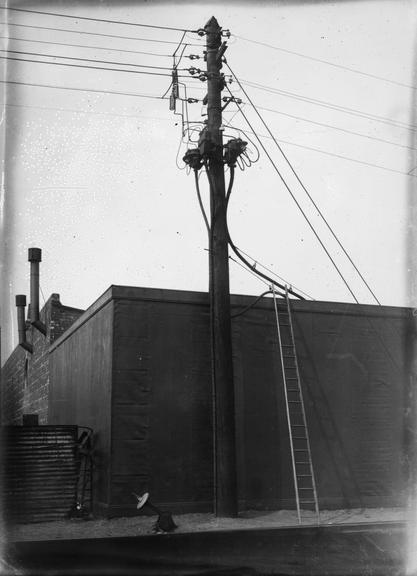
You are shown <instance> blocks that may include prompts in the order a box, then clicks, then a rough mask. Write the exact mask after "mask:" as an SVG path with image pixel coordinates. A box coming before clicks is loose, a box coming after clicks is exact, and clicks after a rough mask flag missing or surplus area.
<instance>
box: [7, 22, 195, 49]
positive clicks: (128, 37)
mask: <svg viewBox="0 0 417 576" xmlns="http://www.w3.org/2000/svg"><path fill="white" fill-rule="evenodd" d="M0 26H18V27H20V28H31V29H34V30H49V31H52V32H69V33H71V34H83V35H85V36H100V37H103V38H118V39H120V40H135V41H139V42H154V43H156V44H175V45H176V44H178V42H176V41H174V40H160V39H155V38H138V37H137V36H120V35H119V34H104V33H102V32H86V31H85V30H71V29H68V28H51V27H50V26H34V25H31V24H17V23H16V22H0ZM188 45H189V46H198V47H199V48H201V45H200V44H196V43H194V44H191V43H189V44H188Z"/></svg>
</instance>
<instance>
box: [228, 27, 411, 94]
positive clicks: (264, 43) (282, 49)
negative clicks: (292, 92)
mask: <svg viewBox="0 0 417 576" xmlns="http://www.w3.org/2000/svg"><path fill="white" fill-rule="evenodd" d="M233 36H235V37H236V38H239V40H244V41H245V42H251V43H252V44H259V45H260V46H265V47H267V48H272V49H273V50H279V51H280V52H285V53H287V54H292V55H294V56H299V57H300V58H306V59H307V60H313V61H314V62H320V63H321V64H327V65H328V66H333V67H335V68H341V69H342V70H347V71H348V72H354V73H355V74H360V75H362V76H368V77H369V78H374V79H376V80H382V81H383V82H389V83H390V84H395V85H396V86H403V87H404V88H410V89H412V90H417V87H416V86H412V85H410V84H404V83H402V82H397V81H396V80H391V79H390V78H386V77H384V76H377V75H376V74H370V73H369V72H362V71H361V70H357V69H356V68H351V67H349V66H344V65H343V64H336V63H335V62H330V61H329V60H322V59H321V58H315V57H314V56H308V55H307V54H302V53H301V52H295V51H293V50H288V49H287V48H280V47H279V46H272V45H271V44H267V43H266V42H258V41H256V40H251V39H250V38H244V37H243V36H238V35H237V34H233Z"/></svg>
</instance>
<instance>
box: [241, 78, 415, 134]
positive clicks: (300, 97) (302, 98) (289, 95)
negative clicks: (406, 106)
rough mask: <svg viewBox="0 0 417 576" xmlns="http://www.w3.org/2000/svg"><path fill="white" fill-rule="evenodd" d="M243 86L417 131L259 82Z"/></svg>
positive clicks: (402, 123)
mask: <svg viewBox="0 0 417 576" xmlns="http://www.w3.org/2000/svg"><path fill="white" fill-rule="evenodd" d="M241 82H242V84H246V85H248V86H251V87H252V88H256V89H258V90H262V91H264V92H269V93H271V94H279V95H281V96H285V97H287V98H291V99H293V100H300V101H301V102H308V103H309V104H314V105H315V106H321V107H323V108H328V109H330V110H336V111H337V112H343V113H344V114H349V115H351V116H358V117H359V118H364V119H366V120H372V121H373V122H381V123H382V124H388V125H390V126H395V127H397V128H402V129H404V130H410V131H412V132H415V131H416V130H417V125H415V124H408V123H407V122H400V121H395V120H391V119H390V118H387V117H385V116H378V115H376V114H371V113H368V112H364V111H363V110H358V109H356V108H348V107H346V106H340V105H339V104H333V103H332V102H327V101H324V100H318V99H317V98H310V97H308V96H303V95H302V94H297V93H295V92H289V91H288V90H281V89H278V88H273V87H271V86H265V85H264V84H258V83H257V82H251V81H249V80H242V81H241Z"/></svg>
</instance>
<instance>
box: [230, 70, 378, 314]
mask: <svg viewBox="0 0 417 576" xmlns="http://www.w3.org/2000/svg"><path fill="white" fill-rule="evenodd" d="M226 66H227V67H228V69H229V70H230V72H231V73H232V74H233V76H234V77H235V79H236V81H237V83H238V84H239V86H240V87H241V88H242V91H243V93H244V94H245V96H246V98H247V99H248V100H249V102H250V104H251V106H252V108H253V109H254V111H255V112H256V114H257V116H258V118H259V119H260V120H261V122H262V124H263V125H264V126H265V128H266V129H267V131H268V134H269V135H270V136H271V138H272V139H273V140H274V142H275V144H276V146H277V148H278V150H279V151H280V152H281V154H282V156H283V158H284V159H285V161H286V163H287V164H288V166H289V167H290V169H291V172H292V173H293V174H294V176H295V177H296V179H297V182H298V183H299V184H300V186H301V188H302V189H303V190H304V192H305V193H306V194H307V197H308V198H309V200H310V202H311V203H312V204H313V206H314V208H315V209H316V210H317V211H318V213H319V215H320V217H321V219H322V220H323V222H324V223H325V225H326V227H327V229H328V230H329V232H330V233H331V235H332V236H333V238H334V239H335V240H336V242H337V244H338V245H339V247H340V248H341V249H342V251H343V253H344V254H345V256H346V257H347V259H348V260H349V262H350V263H351V264H352V266H353V268H354V269H355V271H356V273H357V274H358V275H359V277H360V278H361V280H362V282H363V283H364V284H365V286H366V287H367V289H368V290H369V292H370V293H371V294H372V296H373V298H374V299H375V301H376V302H377V303H378V304H379V305H380V304H381V302H380V301H379V300H378V298H377V297H376V296H375V293H374V292H373V290H372V289H371V287H370V286H369V284H368V282H367V281H366V280H365V278H364V277H363V275H362V274H361V272H360V270H359V269H358V267H357V266H356V264H355V263H354V261H353V260H352V258H351V256H350V255H349V253H348V252H347V250H346V249H345V247H344V246H343V244H342V243H341V241H340V240H339V238H338V237H337V235H336V233H335V232H334V230H333V228H332V227H331V226H330V224H329V222H328V220H327V219H326V217H325V216H324V214H323V212H322V211H321V210H320V208H319V207H318V205H317V204H316V202H315V201H314V199H313V197H312V196H311V194H310V193H309V191H308V190H307V188H306V186H305V185H304V183H303V181H302V180H301V178H300V177H299V176H298V173H297V172H296V170H295V168H294V167H293V165H292V163H291V162H290V160H289V158H288V157H287V155H286V154H285V152H284V150H283V149H282V147H281V146H280V145H279V143H278V142H277V141H276V139H275V137H274V135H273V133H272V132H271V130H270V129H269V126H268V125H267V123H266V122H265V120H264V119H263V117H262V116H261V114H260V113H259V111H258V110H257V108H256V106H255V104H254V103H253V102H252V100H251V98H250V96H249V94H248V93H247V92H246V90H245V89H244V88H243V86H242V85H241V83H240V81H239V78H237V76H236V75H235V74H234V72H233V71H232V69H231V68H230V66H229V64H226Z"/></svg>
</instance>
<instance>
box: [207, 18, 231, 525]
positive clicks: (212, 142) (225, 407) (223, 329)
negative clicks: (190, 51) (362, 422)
mask: <svg viewBox="0 0 417 576" xmlns="http://www.w3.org/2000/svg"><path fill="white" fill-rule="evenodd" d="M204 30H205V32H206V38H207V97H206V98H207V127H206V129H205V130H204V131H203V134H202V139H203V140H205V141H206V145H207V147H208V150H209V153H208V154H207V156H208V162H207V169H208V173H209V179H210V205H211V232H210V308H211V330H212V374H213V388H214V427H215V447H214V450H215V487H216V498H215V499H216V507H215V512H216V515H217V516H229V517H233V516H236V515H237V512H238V504H237V478H236V446H235V398H234V383H233V363H232V336H231V323H230V290H229V255H228V236H227V225H226V198H225V197H226V194H225V180H224V163H223V135H222V131H221V125H222V100H221V91H222V88H223V87H224V79H223V76H222V74H221V72H220V69H221V67H222V58H221V56H222V51H224V50H222V49H220V47H221V45H222V42H221V28H220V26H219V24H218V22H217V20H216V19H215V18H214V17H212V18H211V19H210V20H209V21H208V22H207V24H206V26H205V27H204ZM219 49H220V50H219Z"/></svg>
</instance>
